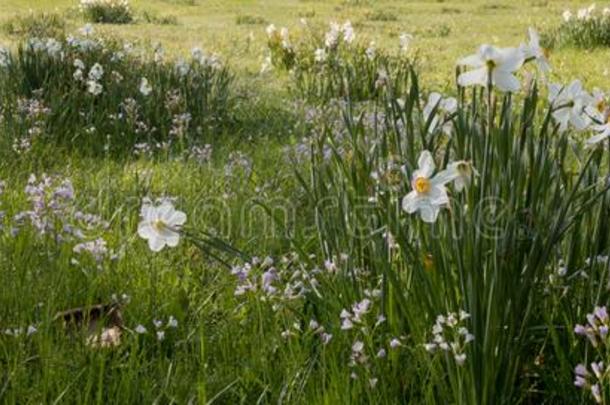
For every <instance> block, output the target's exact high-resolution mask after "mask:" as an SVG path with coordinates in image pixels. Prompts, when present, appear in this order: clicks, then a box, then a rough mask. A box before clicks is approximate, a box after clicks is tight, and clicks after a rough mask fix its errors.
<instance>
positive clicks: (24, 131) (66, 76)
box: [0, 26, 233, 153]
mask: <svg viewBox="0 0 610 405" xmlns="http://www.w3.org/2000/svg"><path fill="white" fill-rule="evenodd" d="M160 49H162V48H161V47H160V46H156V47H155V48H154V52H153V54H152V55H150V53H149V52H147V51H144V50H143V51H142V52H139V51H138V50H137V49H136V48H135V47H134V45H133V44H131V43H128V42H124V43H120V42H119V41H115V40H112V39H104V38H101V37H97V36H96V35H95V32H94V29H93V28H92V27H91V26H85V27H83V28H82V29H81V30H80V32H79V33H76V34H74V35H70V36H68V37H67V38H66V39H65V40H64V39H53V38H47V39H39V38H29V39H28V40H27V41H26V42H25V43H24V44H23V45H22V47H20V49H19V50H18V51H17V52H16V53H11V52H9V51H6V52H5V53H2V55H6V56H2V60H3V61H5V62H6V64H8V63H10V64H11V69H10V72H12V73H11V75H12V77H11V79H10V80H6V79H7V77H6V75H7V74H8V73H9V70H6V71H5V70H4V69H0V80H2V83H3V85H2V86H1V87H0V96H2V95H8V94H11V95H13V94H14V95H15V96H16V97H12V96H11V97H7V100H9V101H8V102H7V103H6V105H3V109H2V110H1V111H0V113H1V114H2V117H3V118H5V119H9V118H11V117H10V116H9V114H15V112H17V113H19V114H20V119H21V120H22V121H23V125H21V126H13V127H12V128H15V129H21V131H20V132H19V133H9V134H8V136H10V137H11V139H12V140H13V144H14V146H13V147H14V149H15V151H16V152H18V153H23V151H27V150H29V149H30V148H31V145H32V143H33V142H34V140H35V139H37V138H41V137H40V136H37V135H38V134H40V133H42V132H44V133H45V137H44V138H45V139H46V140H47V141H54V142H58V143H67V144H73V143H72V142H71V141H70V140H72V139H74V138H79V140H80V142H79V148H80V149H83V148H91V149H93V151H94V152H101V151H104V153H107V152H109V151H110V152H114V153H120V151H127V150H133V148H134V146H135V145H136V144H138V145H139V147H138V148H137V149H142V148H144V145H143V144H144V143H146V144H148V146H146V148H147V149H148V150H150V151H153V150H157V149H159V148H156V147H155V146H156V145H157V144H159V145H163V146H164V147H163V148H161V149H163V151H167V150H171V148H172V146H175V147H176V148H179V149H180V151H181V152H186V150H187V149H189V148H190V147H191V146H193V145H197V146H198V145H199V143H198V142H195V141H194V139H195V138H197V139H201V138H200V136H201V135H203V134H206V133H209V132H211V131H216V130H217V129H219V128H220V127H221V126H223V125H226V123H227V121H228V120H227V117H228V116H229V114H231V111H230V104H232V100H233V99H232V96H231V94H230V92H229V86H230V84H231V82H232V78H231V76H230V74H229V71H228V69H227V67H226V66H225V65H224V64H223V63H222V62H221V60H220V57H219V56H218V55H217V54H213V53H212V54H207V53H205V52H204V51H203V50H201V49H199V48H194V49H193V50H192V52H191V57H190V58H189V59H187V60H185V59H179V60H177V61H175V62H174V61H170V60H168V61H166V60H164V58H163V57H160V56H159V55H160V54H161V53H160ZM153 78H154V80H153ZM39 86H42V87H41V88H39ZM153 94H155V95H157V96H159V97H161V98H164V100H165V102H162V103H156V102H152V101H151V96H152V95H153ZM32 95H35V97H32ZM83 98H85V99H88V100H90V101H88V102H85V103H84V102H83ZM15 99H16V100H18V101H17V102H15V104H18V105H17V106H15V105H13V103H14V102H12V100H15ZM92 99H94V100H95V101H94V100H92ZM66 129H68V130H66ZM12 132H14V130H13V131H12ZM98 133H103V134H105V135H106V137H100V136H91V135H93V134H98Z"/></svg>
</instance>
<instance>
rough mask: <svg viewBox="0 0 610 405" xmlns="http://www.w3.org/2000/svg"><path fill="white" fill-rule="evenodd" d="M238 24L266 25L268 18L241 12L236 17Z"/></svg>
mask: <svg viewBox="0 0 610 405" xmlns="http://www.w3.org/2000/svg"><path fill="white" fill-rule="evenodd" d="M235 23H236V24H237V25H264V24H267V20H266V19H265V18H263V17H261V16H256V15H244V14H240V15H238V16H237V17H236V18H235Z"/></svg>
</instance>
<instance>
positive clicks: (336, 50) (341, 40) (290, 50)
mask: <svg viewBox="0 0 610 405" xmlns="http://www.w3.org/2000/svg"><path fill="white" fill-rule="evenodd" d="M306 27H307V29H306V30H304V32H303V35H302V36H301V37H300V40H299V41H295V40H294V39H292V38H291V36H290V34H289V31H288V29H287V28H282V29H281V30H277V29H276V28H275V26H274V25H270V26H269V27H268V28H267V35H268V38H269V41H268V47H269V56H268V57H267V58H266V60H265V63H264V65H263V71H265V70H267V69H268V68H269V67H271V66H275V67H281V68H282V69H284V70H288V71H290V72H291V76H292V78H293V79H294V84H295V89H296V91H297V93H298V94H299V95H300V96H301V97H302V98H304V99H306V100H309V101H313V102H323V103H326V102H328V101H329V100H332V99H334V98H340V97H344V96H347V95H349V97H350V98H351V99H353V100H370V99H374V98H376V97H378V96H379V95H380V94H381V93H382V92H383V89H384V88H385V86H386V85H387V84H388V83H390V82H392V83H393V85H395V86H400V83H401V78H404V76H405V75H406V74H407V72H408V71H409V69H410V67H411V63H410V62H409V60H408V59H406V58H405V54H406V51H407V49H408V47H409V44H410V42H411V39H412V37H411V36H409V35H408V34H404V35H402V36H401V38H400V50H399V52H398V54H396V55H391V54H389V53H387V52H385V51H382V50H379V49H377V47H376V46H375V43H374V42H371V43H369V44H368V46H364V45H362V44H359V43H357V41H356V38H357V35H356V32H355V30H354V28H353V26H352V24H351V22H349V21H346V22H344V23H342V24H340V23H337V22H332V23H331V24H330V28H329V30H328V31H327V32H325V33H324V34H322V35H321V34H319V33H316V32H314V31H312V30H310V29H309V27H308V26H306ZM346 80H347V83H346ZM397 90H400V89H397Z"/></svg>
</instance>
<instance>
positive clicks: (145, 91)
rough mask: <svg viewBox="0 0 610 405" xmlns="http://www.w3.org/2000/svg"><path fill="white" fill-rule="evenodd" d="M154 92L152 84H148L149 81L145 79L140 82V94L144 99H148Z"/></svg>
mask: <svg viewBox="0 0 610 405" xmlns="http://www.w3.org/2000/svg"><path fill="white" fill-rule="evenodd" d="M152 90H153V89H152V86H151V85H150V83H148V79H147V78H145V77H143V78H142V79H141V80H140V93H142V95H143V96H144V97H148V95H150V93H152Z"/></svg>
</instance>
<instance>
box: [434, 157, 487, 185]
mask: <svg viewBox="0 0 610 405" xmlns="http://www.w3.org/2000/svg"><path fill="white" fill-rule="evenodd" d="M478 175H479V172H477V170H476V169H475V168H474V167H473V166H472V163H470V162H468V161H465V160H459V161H457V162H452V163H449V164H448V165H447V169H445V170H444V171H443V172H441V173H439V174H438V176H440V177H441V178H445V179H452V181H453V185H454V186H455V191H457V192H460V191H462V190H463V189H465V188H466V187H468V186H470V183H471V182H472V179H473V177H475V176H478ZM449 181H451V180H449Z"/></svg>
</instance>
